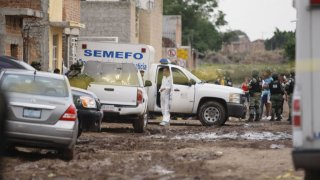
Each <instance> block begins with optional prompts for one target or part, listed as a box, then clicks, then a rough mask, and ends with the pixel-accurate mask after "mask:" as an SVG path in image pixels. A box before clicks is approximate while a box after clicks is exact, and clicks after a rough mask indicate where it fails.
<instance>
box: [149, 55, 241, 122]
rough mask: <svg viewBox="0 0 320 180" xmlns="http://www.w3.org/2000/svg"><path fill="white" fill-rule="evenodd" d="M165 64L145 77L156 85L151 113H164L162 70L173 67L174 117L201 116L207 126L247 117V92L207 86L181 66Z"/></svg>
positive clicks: (152, 93) (150, 103)
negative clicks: (161, 99)
mask: <svg viewBox="0 0 320 180" xmlns="http://www.w3.org/2000/svg"><path fill="white" fill-rule="evenodd" d="M161 62H162V63H161V64H152V65H151V67H150V70H149V71H148V72H147V74H146V75H145V78H146V79H149V80H150V81H151V82H152V86H150V87H149V88H148V97H149V102H148V110H149V113H159V112H161V108H160V94H159V88H160V85H161V81H162V76H163V75H162V69H163V68H164V67H169V69H170V72H171V73H170V74H171V76H172V79H173V92H172V103H171V110H170V112H171V114H177V115H182V116H185V115H187V116H189V115H191V116H192V115H197V116H198V118H199V120H200V121H201V123H202V125H204V126H212V125H223V124H224V123H225V122H226V121H227V120H228V117H238V118H244V117H245V115H246V107H245V105H244V100H243V99H244V98H243V97H244V92H243V91H242V90H241V89H238V88H233V87H228V86H220V85H214V84H208V83H205V82H203V81H201V80H200V79H199V78H197V77H196V76H194V75H193V74H192V73H191V72H189V71H188V70H186V69H184V68H182V67H180V66H177V65H173V64H170V63H169V62H168V61H166V60H165V59H163V61H161Z"/></svg>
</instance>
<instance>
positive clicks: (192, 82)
mask: <svg viewBox="0 0 320 180" xmlns="http://www.w3.org/2000/svg"><path fill="white" fill-rule="evenodd" d="M196 83H197V82H196V81H195V80H194V79H190V81H189V86H192V85H195V84H196Z"/></svg>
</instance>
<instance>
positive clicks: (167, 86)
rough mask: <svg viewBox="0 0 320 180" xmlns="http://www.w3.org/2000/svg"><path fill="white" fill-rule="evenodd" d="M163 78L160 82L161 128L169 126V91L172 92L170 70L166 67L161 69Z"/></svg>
mask: <svg viewBox="0 0 320 180" xmlns="http://www.w3.org/2000/svg"><path fill="white" fill-rule="evenodd" d="M162 72H163V78H162V82H161V87H160V89H159V92H160V101H161V112H162V116H163V119H162V122H161V123H160V125H161V126H166V125H169V123H170V103H171V91H172V78H171V76H170V70H169V68H168V67H164V68H163V71H162Z"/></svg>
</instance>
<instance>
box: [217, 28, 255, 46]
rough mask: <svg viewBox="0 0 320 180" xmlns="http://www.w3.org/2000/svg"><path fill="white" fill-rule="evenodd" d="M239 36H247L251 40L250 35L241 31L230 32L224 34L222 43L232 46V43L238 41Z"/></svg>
mask: <svg viewBox="0 0 320 180" xmlns="http://www.w3.org/2000/svg"><path fill="white" fill-rule="evenodd" d="M239 36H245V37H247V38H248V39H249V37H248V35H247V34H246V33H245V32H243V31H241V30H232V31H231V30H230V31H227V32H224V33H223V34H222V41H223V43H227V44H230V43H231V42H234V41H238V40H239Z"/></svg>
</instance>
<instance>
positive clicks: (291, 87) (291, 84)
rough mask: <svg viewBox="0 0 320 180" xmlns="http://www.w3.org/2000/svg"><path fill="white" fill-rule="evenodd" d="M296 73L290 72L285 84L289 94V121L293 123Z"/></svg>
mask: <svg viewBox="0 0 320 180" xmlns="http://www.w3.org/2000/svg"><path fill="white" fill-rule="evenodd" d="M294 76H295V73H294V72H291V73H290V77H289V79H288V81H287V83H286V86H285V90H286V92H287V95H288V105H289V117H288V121H289V122H290V123H291V111H292V95H293V91H294V81H295V80H294V78H295V77H294Z"/></svg>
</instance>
